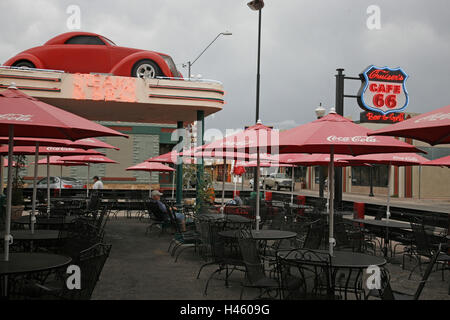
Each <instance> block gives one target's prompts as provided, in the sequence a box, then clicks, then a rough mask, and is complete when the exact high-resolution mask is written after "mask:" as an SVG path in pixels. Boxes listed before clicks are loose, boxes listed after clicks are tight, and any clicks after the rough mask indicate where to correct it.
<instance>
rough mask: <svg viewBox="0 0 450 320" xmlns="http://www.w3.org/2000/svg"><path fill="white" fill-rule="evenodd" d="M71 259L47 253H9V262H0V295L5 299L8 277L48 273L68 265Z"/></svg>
mask: <svg viewBox="0 0 450 320" xmlns="http://www.w3.org/2000/svg"><path fill="white" fill-rule="evenodd" d="M71 261H72V258H70V257H67V256H62V255H57V254H49V253H23V252H20V253H10V254H9V261H3V259H2V260H1V261H0V281H1V283H2V284H4V285H3V289H4V291H3V290H2V292H1V295H2V296H3V297H7V295H8V294H7V291H8V289H7V287H8V286H7V281H8V276H10V275H17V274H26V273H33V272H41V271H48V270H52V269H57V268H60V267H64V266H66V265H68V264H69V263H70V262H71Z"/></svg>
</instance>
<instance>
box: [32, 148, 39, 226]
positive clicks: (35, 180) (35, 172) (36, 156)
mask: <svg viewBox="0 0 450 320" xmlns="http://www.w3.org/2000/svg"><path fill="white" fill-rule="evenodd" d="M38 162H39V142H36V150H35V152H34V176H33V198H32V200H31V233H32V234H33V233H34V224H35V223H36V216H35V214H36V195H37V174H38Z"/></svg>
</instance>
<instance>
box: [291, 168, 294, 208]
mask: <svg viewBox="0 0 450 320" xmlns="http://www.w3.org/2000/svg"><path fill="white" fill-rule="evenodd" d="M294 170H295V167H292V183H291V204H294V185H295V183H294V179H295V175H294V173H295V171H294Z"/></svg>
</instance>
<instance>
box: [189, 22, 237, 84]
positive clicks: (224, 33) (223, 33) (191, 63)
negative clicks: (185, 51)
mask: <svg viewBox="0 0 450 320" xmlns="http://www.w3.org/2000/svg"><path fill="white" fill-rule="evenodd" d="M222 35H223V36H231V35H232V33H231V32H228V31H225V32H221V33H219V34H218V35H217V36H216V37H215V38H214V40H213V41H211V43H210V44H208V46H207V47H206V48H205V49H204V50H203V51H202V52H201V53H200V54H199V55H198V57H197V58H195V60H194V61H193V62H191V61H188V62H187V66H188V78H189V79H190V78H191V67H192V65H193V64H194V63H195V61H197V60H198V58H200V57H201V55H202V54H203V53H204V52H205V51H206V50H207V49H208V48H209V47H210V46H211V45H212V44H213V43H214V41H216V40H217V38H219V37H220V36H222Z"/></svg>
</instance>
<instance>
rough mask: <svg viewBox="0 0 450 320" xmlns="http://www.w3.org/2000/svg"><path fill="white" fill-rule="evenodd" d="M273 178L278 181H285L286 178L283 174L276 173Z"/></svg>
mask: <svg viewBox="0 0 450 320" xmlns="http://www.w3.org/2000/svg"><path fill="white" fill-rule="evenodd" d="M275 178H278V179H287V176H286V175H285V174H284V173H277V174H276V175H275Z"/></svg>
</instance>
